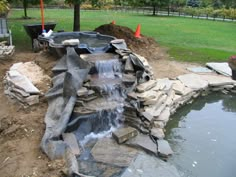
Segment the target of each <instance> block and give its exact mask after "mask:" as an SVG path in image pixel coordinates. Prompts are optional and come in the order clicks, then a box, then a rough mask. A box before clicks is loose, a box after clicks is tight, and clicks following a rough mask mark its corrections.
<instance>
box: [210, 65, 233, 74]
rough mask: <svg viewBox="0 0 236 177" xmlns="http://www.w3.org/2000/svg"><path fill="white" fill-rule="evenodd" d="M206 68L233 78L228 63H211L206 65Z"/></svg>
mask: <svg viewBox="0 0 236 177" xmlns="http://www.w3.org/2000/svg"><path fill="white" fill-rule="evenodd" d="M206 66H207V67H209V68H211V69H213V70H214V71H216V72H218V73H220V74H223V75H225V76H232V72H231V69H230V67H229V65H228V63H226V62H223V63H215V62H210V63H206Z"/></svg>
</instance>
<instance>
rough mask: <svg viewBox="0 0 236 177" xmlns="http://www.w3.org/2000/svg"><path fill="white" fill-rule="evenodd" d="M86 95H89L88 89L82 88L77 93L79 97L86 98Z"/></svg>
mask: <svg viewBox="0 0 236 177" xmlns="http://www.w3.org/2000/svg"><path fill="white" fill-rule="evenodd" d="M85 95H88V89H87V88H86V87H81V88H80V89H79V90H78V91H77V96H85Z"/></svg>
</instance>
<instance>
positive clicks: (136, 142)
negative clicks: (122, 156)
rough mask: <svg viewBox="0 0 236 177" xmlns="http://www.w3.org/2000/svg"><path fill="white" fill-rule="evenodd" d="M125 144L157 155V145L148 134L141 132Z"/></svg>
mask: <svg viewBox="0 0 236 177" xmlns="http://www.w3.org/2000/svg"><path fill="white" fill-rule="evenodd" d="M125 144H127V145H129V146H132V147H136V148H141V149H143V150H145V151H147V152H151V153H153V154H155V155H157V145H156V144H155V143H154V142H153V141H152V140H151V139H150V138H149V137H148V136H146V135H142V134H139V135H137V136H136V137H135V138H133V139H131V140H129V141H127V142H126V143H125Z"/></svg>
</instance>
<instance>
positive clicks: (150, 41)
mask: <svg viewBox="0 0 236 177" xmlns="http://www.w3.org/2000/svg"><path fill="white" fill-rule="evenodd" d="M94 31H96V32H99V33H101V34H105V35H110V36H115V37H116V38H118V39H124V40H125V42H126V43H127V45H128V48H129V49H131V50H132V51H134V52H135V53H137V54H139V55H142V56H144V57H145V58H147V59H149V60H150V59H161V58H168V56H167V54H166V50H165V49H162V48H160V47H159V46H158V44H157V42H156V41H155V39H154V38H151V37H147V36H145V35H142V34H141V38H136V37H135V36H134V33H135V32H134V31H133V30H131V29H130V28H128V27H125V26H119V25H113V24H104V25H101V26H99V27H97V28H96V29H95V30H94Z"/></svg>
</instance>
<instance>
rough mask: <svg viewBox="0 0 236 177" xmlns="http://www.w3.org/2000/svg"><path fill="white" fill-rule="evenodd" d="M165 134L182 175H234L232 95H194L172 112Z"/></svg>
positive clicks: (235, 102) (235, 100)
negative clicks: (193, 99)
mask: <svg viewBox="0 0 236 177" xmlns="http://www.w3.org/2000/svg"><path fill="white" fill-rule="evenodd" d="M166 135H167V137H166V138H167V139H168V140H169V142H170V144H171V147H172V148H173V150H174V152H175V154H174V155H173V156H172V157H171V158H170V159H169V162H170V163H172V164H174V165H175V166H176V167H177V168H178V170H180V171H181V172H182V176H183V177H235V176H236V136H235V135H236V95H223V94H219V93H215V94H211V95H208V96H206V97H201V98H198V99H197V100H196V101H195V102H194V103H193V104H191V105H187V106H185V107H183V108H182V109H180V110H178V111H177V113H176V114H175V115H173V116H172V120H171V121H170V122H169V123H168V125H167V132H166Z"/></svg>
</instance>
